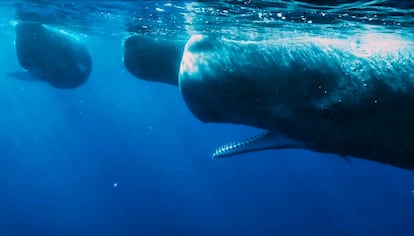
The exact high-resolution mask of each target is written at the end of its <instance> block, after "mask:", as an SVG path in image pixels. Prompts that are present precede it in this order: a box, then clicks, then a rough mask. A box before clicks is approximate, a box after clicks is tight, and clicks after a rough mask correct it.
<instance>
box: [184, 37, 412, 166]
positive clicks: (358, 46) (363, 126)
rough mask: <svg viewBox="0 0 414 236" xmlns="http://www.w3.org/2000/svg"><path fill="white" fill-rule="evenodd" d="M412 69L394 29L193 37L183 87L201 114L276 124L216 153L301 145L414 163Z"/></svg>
mask: <svg viewBox="0 0 414 236" xmlns="http://www.w3.org/2000/svg"><path fill="white" fill-rule="evenodd" d="M412 68H414V46H413V45H412V44H410V42H407V41H404V40H401V39H399V38H393V37H389V38H387V36H386V35H378V37H376V36H373V35H367V37H366V38H363V37H362V38H361V39H359V40H357V41H356V42H355V43H353V42H350V41H349V40H346V39H324V38H320V37H314V38H306V37H302V38H297V39H278V40H274V41H266V42H248V41H232V40H227V39H222V38H213V37H208V36H202V35H195V36H193V37H192V38H191V39H190V40H189V41H188V42H187V44H186V46H185V49H184V52H183V57H182V61H181V67H180V73H179V87H180V91H181V93H182V96H183V98H184V100H185V102H186V104H187V105H188V108H189V109H190V111H191V112H192V113H193V114H194V115H195V116H196V117H197V118H198V119H200V120H201V121H204V122H224V123H236V124H244V125H250V126H254V127H258V128H263V129H265V130H268V131H270V132H268V133H266V134H265V135H262V136H260V137H256V138H254V139H253V140H248V141H246V142H242V143H236V144H231V145H226V146H224V147H222V148H220V149H219V150H218V151H216V153H215V154H214V156H215V157H222V156H231V155H233V154H238V153H243V152H250V151H256V150H261V149H272V148H274V149H278V148H287V147H293V148H294V147H298V148H304V149H309V150H313V151H317V152H322V153H334V154H338V155H341V156H353V157H358V158H363V159H368V160H372V161H376V162H381V163H386V164H389V165H393V166H397V167H401V168H405V169H413V167H414V138H413V133H414V106H413V104H414V72H413V69H412ZM272 140H275V141H274V142H272ZM281 140H282V141H281ZM260 142H266V143H265V144H263V145H260ZM258 143H259V144H258ZM251 144H254V146H253V147H249V146H250V145H251Z"/></svg>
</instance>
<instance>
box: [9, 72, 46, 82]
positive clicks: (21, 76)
mask: <svg viewBox="0 0 414 236" xmlns="http://www.w3.org/2000/svg"><path fill="white" fill-rule="evenodd" d="M6 76H8V77H12V78H16V79H19V80H24V81H33V82H41V80H40V79H39V78H36V76H33V75H32V74H30V73H29V72H28V71H13V72H8V73H6Z"/></svg>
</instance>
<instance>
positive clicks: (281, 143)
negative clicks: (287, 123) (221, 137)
mask: <svg viewBox="0 0 414 236" xmlns="http://www.w3.org/2000/svg"><path fill="white" fill-rule="evenodd" d="M285 148H301V149H306V148H308V145H306V144H305V143H303V142H301V141H297V140H294V139H291V138H289V137H288V136H287V135H283V134H280V133H278V132H272V131H265V132H263V133H261V134H258V135H255V136H253V137H250V138H248V139H245V140H243V141H239V142H232V143H229V144H225V145H223V146H220V147H219V148H217V149H216V150H215V151H214V153H213V155H212V158H213V159H216V158H224V157H231V156H235V155H239V154H244V153H249V152H256V151H262V150H270V149H285Z"/></svg>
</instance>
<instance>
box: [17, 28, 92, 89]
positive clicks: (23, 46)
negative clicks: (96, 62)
mask: <svg viewBox="0 0 414 236" xmlns="http://www.w3.org/2000/svg"><path fill="white" fill-rule="evenodd" d="M15 30H16V53H17V58H18V61H19V63H20V65H21V66H22V67H23V68H25V69H26V70H27V71H28V72H29V73H30V74H31V75H32V76H34V77H35V78H37V79H39V80H41V81H44V82H47V83H49V84H50V85H51V86H53V87H56V88H63V89H71V88H76V87H79V86H81V85H82V84H84V83H85V82H86V81H87V79H88V77H89V74H90V71H91V68H92V59H91V56H90V54H89V52H88V50H87V49H86V48H85V46H83V45H82V44H80V43H79V42H77V41H76V40H75V39H73V38H71V37H70V36H69V35H66V34H64V33H62V32H59V31H57V30H53V29H51V28H48V27H46V26H45V25H43V24H39V23H35V22H21V23H18V24H17V25H16V28H15Z"/></svg>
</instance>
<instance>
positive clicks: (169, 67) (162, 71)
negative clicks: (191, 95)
mask: <svg viewBox="0 0 414 236" xmlns="http://www.w3.org/2000/svg"><path fill="white" fill-rule="evenodd" d="M184 45H185V41H184V42H182V41H173V40H165V39H159V38H154V37H151V36H145V35H139V34H132V35H130V36H128V37H127V38H126V39H125V40H124V45H123V49H124V56H123V60H124V65H125V67H126V68H127V70H128V71H129V72H130V73H131V74H132V75H134V76H135V77H138V78H140V79H144V80H149V81H159V82H163V83H168V84H172V85H178V71H179V69H180V61H181V56H182V53H183V49H184Z"/></svg>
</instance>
